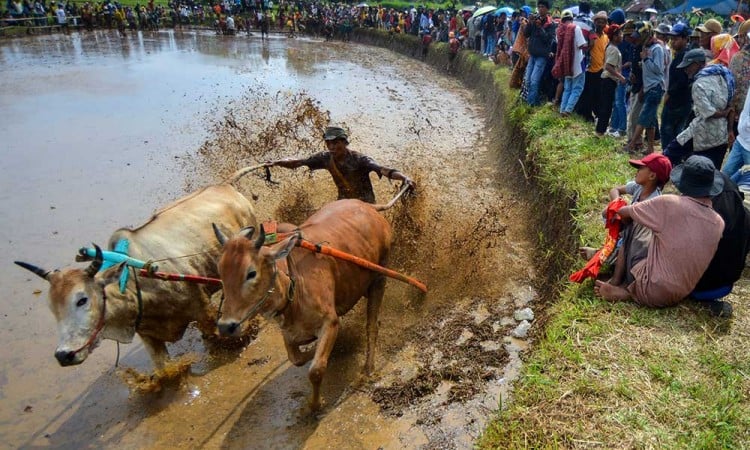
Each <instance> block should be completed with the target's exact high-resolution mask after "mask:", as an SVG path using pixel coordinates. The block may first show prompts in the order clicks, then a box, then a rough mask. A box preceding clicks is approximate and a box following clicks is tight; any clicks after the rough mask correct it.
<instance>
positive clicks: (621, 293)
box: [594, 281, 630, 302]
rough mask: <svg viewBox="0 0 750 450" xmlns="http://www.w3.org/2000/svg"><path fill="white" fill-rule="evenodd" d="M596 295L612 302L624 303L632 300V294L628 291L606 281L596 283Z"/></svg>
mask: <svg viewBox="0 0 750 450" xmlns="http://www.w3.org/2000/svg"><path fill="white" fill-rule="evenodd" d="M594 294H596V295H597V296H598V297H601V298H603V299H604V300H607V301H610V302H622V301H625V300H629V299H630V293H629V292H628V291H627V289H625V288H622V287H620V286H613V285H611V284H609V283H605V282H604V281H595V282H594Z"/></svg>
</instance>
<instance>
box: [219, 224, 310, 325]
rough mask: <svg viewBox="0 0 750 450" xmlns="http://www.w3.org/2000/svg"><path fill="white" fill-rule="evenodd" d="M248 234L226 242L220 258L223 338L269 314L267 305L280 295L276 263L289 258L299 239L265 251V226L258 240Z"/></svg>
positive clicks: (295, 235) (288, 238)
mask: <svg viewBox="0 0 750 450" xmlns="http://www.w3.org/2000/svg"><path fill="white" fill-rule="evenodd" d="M247 230H248V229H243V230H242V231H240V233H239V234H238V235H237V236H236V237H235V238H233V239H230V240H228V241H226V245H225V246H224V251H223V253H222V255H221V257H220V258H219V263H218V266H219V274H220V276H221V280H222V282H223V286H224V288H223V289H224V303H223V310H222V311H221V318H220V319H219V320H218V321H217V327H218V329H219V334H221V335H222V336H236V335H237V334H238V333H239V332H240V328H241V326H242V324H243V323H244V322H245V321H247V320H250V319H252V318H253V317H254V316H255V315H256V314H259V313H264V311H267V308H269V307H270V306H269V305H268V304H269V303H271V302H273V301H274V300H273V295H272V294H274V293H276V294H278V293H277V291H276V287H277V286H276V281H277V276H278V269H277V268H276V261H277V260H279V259H282V258H286V257H287V256H288V255H289V252H291V251H292V249H293V248H294V246H295V244H296V241H297V239H298V235H297V234H293V235H291V236H289V237H287V238H285V239H284V240H282V241H281V242H279V243H277V244H274V245H271V246H268V247H266V246H264V244H265V239H266V233H265V230H264V228H263V225H261V226H260V233H259V234H258V236H257V238H256V239H255V240H252V239H250V238H251V236H252V233H251V232H248V231H247ZM217 237H218V236H217ZM242 237H244V238H245V239H242Z"/></svg>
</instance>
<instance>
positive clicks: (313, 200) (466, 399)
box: [0, 32, 535, 448]
mask: <svg viewBox="0 0 750 450" xmlns="http://www.w3.org/2000/svg"><path fill="white" fill-rule="evenodd" d="M0 61H1V62H2V64H0V87H1V88H2V92H3V95H2V96H1V97H0V117H2V118H3V119H2V120H1V121H0V132H2V135H3V138H4V139H2V142H0V149H2V158H0V183H1V186H2V189H0V224H2V226H0V250H2V254H3V255H6V261H5V262H4V263H3V266H2V267H3V269H4V270H2V271H0V283H1V284H2V286H3V287H4V288H5V292H6V299H5V301H4V302H2V304H0V314H2V316H0V317H1V318H2V323H3V326H2V327H0V340H1V341H2V342H3V343H4V345H3V346H2V348H1V349H0V360H1V361H2V367H0V404H2V408H0V433H1V434H2V436H3V444H4V445H5V446H8V447H53V448H80V447H92V448H98V447H115V446H117V447H125V448H165V447H180V448H379V447H384V448H402V447H440V448H451V447H459V448H463V447H469V446H470V445H471V442H472V440H473V439H474V438H475V437H476V436H477V434H478V433H479V432H481V430H482V428H483V424H484V423H485V421H486V420H487V418H488V416H489V415H490V413H491V411H493V410H494V409H495V408H496V407H497V406H498V402H499V401H500V398H501V396H505V395H507V391H506V388H507V384H508V380H509V379H512V377H513V376H514V374H515V371H516V370H517V367H518V365H517V364H518V352H519V351H521V350H523V349H524V348H525V347H526V345H527V343H526V342H525V341H523V340H518V339H514V338H510V337H508V334H509V332H510V330H511V329H513V328H514V327H515V326H516V324H517V323H516V321H514V320H513V318H512V316H513V311H514V310H515V309H518V308H520V307H524V306H528V305H531V306H533V300H534V298H535V293H534V292H533V290H532V289H531V287H530V284H531V279H532V278H533V273H532V270H531V269H530V267H531V264H530V261H529V257H528V256H527V255H529V254H530V245H529V244H528V242H527V241H526V240H525V230H524V214H525V208H524V205H523V204H522V203H519V201H517V200H516V199H515V198H514V197H513V195H512V194H511V191H510V190H508V189H507V188H506V187H504V186H506V185H507V183H509V182H511V180H507V179H503V177H502V176H501V175H500V174H501V173H503V172H502V171H501V170H500V169H499V168H497V167H495V166H494V163H493V161H496V159H495V157H493V151H492V150H491V149H492V148H493V147H497V146H499V145H501V143H491V142H487V140H486V139H484V137H483V132H482V129H483V126H482V124H483V123H484V117H483V113H482V111H481V110H480V109H479V108H478V106H477V103H476V99H474V98H473V96H472V94H471V92H470V91H468V90H466V89H464V88H463V87H461V86H460V85H459V84H458V83H457V82H455V81H454V80H451V79H448V78H444V77H443V76H442V75H441V74H440V73H438V72H436V71H435V70H433V69H430V68H428V67H425V66H424V65H422V64H421V63H419V62H416V61H413V60H410V59H405V58H402V57H400V56H397V55H393V54H390V53H388V52H386V51H383V50H381V49H375V48H369V47H359V46H353V45H344V44H342V43H324V42H319V41H314V40H302V39H300V40H288V39H286V38H275V39H271V41H270V42H267V43H265V44H262V43H261V42H260V41H259V40H257V39H255V38H254V37H245V36H243V37H238V38H230V39H226V38H222V37H217V36H213V35H211V34H201V33H185V34H173V33H168V32H164V33H155V34H143V35H141V34H138V35H132V34H131V35H129V36H128V37H127V38H126V39H120V38H119V37H117V36H116V35H115V34H107V33H97V34H89V35H78V34H73V35H72V36H70V37H66V36H48V37H39V38H31V39H23V40H6V41H2V42H0ZM290 118H293V120H292V119H290ZM327 120H331V121H332V122H335V123H343V124H345V125H346V126H347V127H348V128H350V130H351V134H352V136H351V139H350V140H351V147H352V148H354V149H357V150H360V151H362V152H364V153H367V154H370V155H372V156H373V157H374V158H375V159H376V160H378V161H379V162H381V163H382V164H384V165H389V166H393V167H398V168H401V169H402V170H403V171H404V172H406V173H408V174H409V175H410V176H412V178H414V179H415V180H416V181H417V183H418V186H419V188H418V195H416V196H415V197H412V198H410V199H407V201H406V202H405V203H400V204H399V205H398V206H397V207H396V208H394V209H393V210H391V211H388V212H386V216H387V217H388V219H389V220H390V221H391V223H392V224H393V227H394V229H395V231H396V234H395V237H396V241H395V244H394V255H393V258H392V259H393V261H392V264H391V265H392V266H393V268H394V269H396V270H399V271H402V272H405V273H408V274H410V275H413V276H415V277H417V278H419V279H421V280H422V281H424V282H426V283H427V284H428V286H429V288H430V292H429V294H427V295H426V296H422V295H418V294H417V293H416V292H415V291H414V289H413V288H410V287H408V286H405V285H403V284H400V283H398V282H395V281H389V282H388V287H387V291H386V297H385V302H384V305H383V309H382V311H381V319H380V323H381V328H380V341H379V346H378V352H379V353H378V354H377V358H376V373H375V374H374V375H373V376H372V377H370V378H363V377H361V376H360V375H359V371H360V368H361V367H362V363H363V350H364V344H365V342H364V337H363V325H364V317H363V316H364V314H363V311H362V308H361V307H359V306H358V307H357V308H355V309H354V310H353V311H352V312H350V313H349V314H348V315H346V316H345V317H344V319H343V327H342V331H341V332H340V334H339V338H338V341H337V344H336V348H335V349H334V353H333V356H332V358H331V360H330V363H329V367H328V373H327V375H326V378H325V380H324V384H323V398H324V401H325V407H324V409H323V410H322V411H321V412H320V413H318V414H314V415H312V414H310V413H309V412H308V411H307V410H306V397H307V395H308V394H309V383H308V381H307V375H306V368H304V367H302V368H297V367H294V366H292V365H290V364H289V363H288V362H287V361H286V357H285V353H284V349H283V345H282V343H281V339H280V334H279V332H278V330H277V329H276V328H275V325H273V324H266V323H263V322H260V321H259V322H258V326H259V327H260V332H259V334H258V337H257V338H256V339H255V340H254V341H253V342H251V343H250V344H249V345H248V346H247V347H246V348H244V349H242V350H240V351H234V352H231V351H230V352H222V353H213V354H211V353H209V352H207V351H206V350H205V349H204V347H203V345H202V343H201V341H200V338H199V337H198V334H197V333H196V332H190V331H189V332H188V333H187V335H186V337H185V339H183V341H181V342H179V343H177V344H175V345H172V346H170V352H171V353H172V354H173V355H176V356H179V355H187V356H188V357H191V358H195V359H196V360H197V361H196V362H195V363H194V364H193V366H192V368H191V370H190V372H189V373H188V374H187V376H186V377H185V378H184V379H183V380H182V382H180V383H177V384H176V385H165V386H162V389H161V390H160V391H159V392H157V393H144V392H140V391H131V390H130V389H129V388H128V386H127V384H126V383H125V382H124V381H123V379H124V375H123V370H122V367H126V368H131V369H134V370H135V371H138V372H142V373H148V372H149V371H150V370H151V367H150V362H149V361H148V357H147V355H146V354H145V351H144V350H143V348H142V346H141V345H140V344H139V343H134V344H131V345H123V346H121V348H120V350H121V354H120V358H119V360H120V366H121V368H115V367H114V363H115V360H116V354H117V348H116V346H115V345H114V344H113V343H112V342H109V341H105V342H104V343H103V344H102V345H101V346H100V347H99V348H98V349H97V350H96V351H95V352H94V353H93V354H92V355H91V356H90V357H89V358H88V359H87V360H86V361H85V362H84V364H82V365H80V366H76V367H72V368H70V367H69V368H62V367H59V366H58V365H57V363H56V361H55V360H54V358H53V351H54V347H55V345H56V333H55V324H54V319H53V317H52V315H51V313H50V312H49V311H48V309H47V307H46V304H45V298H46V294H47V292H46V288H47V286H46V283H45V282H44V281H42V280H41V279H39V278H37V277H35V276H34V275H31V274H28V273H26V272H24V271H21V270H20V269H18V268H17V267H16V266H14V265H13V264H12V260H15V259H21V260H26V261H29V262H32V263H35V264H38V265H41V266H43V267H47V268H55V267H62V266H65V265H69V264H72V260H73V256H74V254H75V251H76V249H77V248H78V247H79V246H81V245H86V244H87V243H89V242H91V241H94V242H105V241H106V239H107V238H108V236H109V233H111V231H112V230H114V229H115V228H117V227H119V226H123V225H137V224H138V223H140V222H142V221H143V220H145V219H146V218H147V217H148V216H149V214H150V213H151V212H152V211H153V210H154V209H156V208H157V207H159V206H160V205H163V204H165V203H166V202H168V201H170V200H172V199H174V198H176V197H179V196H180V195H182V194H184V193H185V192H186V191H189V190H191V189H194V188H196V187H199V186H202V185H205V184H207V183H211V182H216V181H218V180H220V179H221V178H222V177H223V176H224V175H225V174H226V173H228V172H229V171H231V170H234V169H236V168H237V167H240V166H244V165H249V164H253V163H255V162H257V161H262V160H265V159H268V158H276V157H282V156H301V155H305V154H309V153H311V152H313V151H319V150H321V149H322V145H321V144H322V143H321V142H320V141H319V139H317V136H318V133H319V131H320V129H319V127H320V126H321V124H324V123H325V122H326V121H327ZM269 130H272V131H274V132H273V133H269ZM259 136H263V137H262V138H259ZM269 136H270V137H269ZM273 177H274V179H275V180H276V181H278V182H280V183H281V184H280V185H273V186H271V185H268V184H266V183H265V182H264V181H263V180H262V179H261V178H260V177H256V176H249V177H247V178H246V179H245V180H243V181H242V182H241V183H240V186H239V187H240V189H241V190H242V191H243V192H244V193H245V194H246V195H247V196H248V197H252V198H253V199H254V201H255V203H256V205H257V211H258V216H259V218H260V219H266V218H271V217H273V218H277V219H282V220H289V221H293V222H301V221H302V220H303V219H304V217H305V216H306V215H308V214H309V213H310V212H312V211H314V210H315V209H316V208H317V207H319V206H320V205H322V204H324V203H325V202H327V201H330V200H332V199H334V198H335V191H334V189H333V186H332V183H331V181H330V178H329V175H327V174H326V173H315V174H313V175H310V174H308V173H307V172H305V171H303V170H298V171H288V170H285V169H273ZM373 182H374V184H375V186H376V196H377V198H378V200H379V201H382V202H385V201H387V200H388V199H389V198H390V196H391V195H392V194H393V193H394V191H395V189H396V186H395V185H392V184H390V183H389V182H388V181H387V180H378V179H377V178H376V177H373ZM360 306H361V305H360Z"/></svg>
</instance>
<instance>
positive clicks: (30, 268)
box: [13, 261, 51, 281]
mask: <svg viewBox="0 0 750 450" xmlns="http://www.w3.org/2000/svg"><path fill="white" fill-rule="evenodd" d="M13 262H14V263H16V264H17V265H19V266H21V267H23V268H24V269H26V270H28V271H31V272H34V273H35V274H37V275H39V276H40V277H42V278H44V279H45V280H48V281H49V279H48V278H47V277H48V276H49V274H50V272H51V271H50V270H44V269H42V268H41V267H37V266H35V265H33V264H29V263H25V262H23V261H13Z"/></svg>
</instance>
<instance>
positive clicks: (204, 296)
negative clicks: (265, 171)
mask: <svg viewBox="0 0 750 450" xmlns="http://www.w3.org/2000/svg"><path fill="white" fill-rule="evenodd" d="M252 169H254V167H247V168H245V169H241V170H239V171H237V172H236V173H235V174H234V175H233V176H232V177H231V178H230V179H229V180H227V181H226V182H225V183H223V184H219V185H215V186H209V187H206V188H204V189H202V190H200V191H197V192H195V193H193V194H190V195H188V196H186V197H183V198H181V199H179V200H177V201H175V202H174V203H172V204H170V205H169V206H167V207H165V208H163V209H161V210H160V211H158V212H156V213H155V214H154V215H153V216H152V217H151V219H150V220H149V221H147V222H146V223H145V224H143V225H141V226H139V227H137V228H135V229H126V228H121V229H119V230H117V231H115V232H114V234H112V237H111V238H110V240H109V245H108V247H109V249H114V247H115V244H116V243H117V242H118V241H120V240H121V239H127V242H128V244H129V248H128V255H129V256H131V257H133V258H136V259H139V260H142V261H157V260H158V266H159V270H160V271H162V272H172V273H182V274H194V275H202V276H206V277H214V278H218V270H217V266H216V261H217V259H218V258H219V256H220V255H221V248H220V247H219V246H218V245H217V244H216V238H215V237H214V232H213V230H212V227H211V223H212V222H213V223H217V224H220V227H221V228H223V229H226V230H236V229H238V228H240V227H242V226H245V225H247V224H248V223H250V224H255V223H256V219H255V212H254V210H253V207H252V205H251V203H250V202H249V201H248V200H247V198H245V196H243V195H242V194H241V193H240V192H238V191H237V190H236V189H235V188H234V187H233V186H231V185H230V183H233V182H235V181H237V180H238V179H239V178H240V177H241V176H243V175H244V174H246V173H248V172H250V171H251V170H252ZM16 264H18V265H19V266H21V267H23V268H25V269H28V270H30V271H32V272H34V273H35V274H37V275H39V276H40V277H42V278H44V279H45V280H47V281H49V283H50V290H49V306H50V309H51V310H52V313H53V314H54V316H55V319H56V320H57V327H58V345H57V349H56V351H55V358H57V360H58V361H59V362H60V365H62V366H70V365H76V364H80V363H82V362H83V361H84V360H86V357H88V355H89V354H90V353H91V352H92V351H93V350H94V348H96V346H97V345H98V344H99V342H100V341H101V339H112V340H115V341H118V342H122V343H129V342H131V341H132V340H133V335H134V334H135V333H138V335H139V336H140V337H141V340H142V341H143V343H144V345H145V347H146V350H147V351H148V353H149V355H150V356H151V359H152V360H153V362H154V366H155V367H156V368H162V367H163V366H164V363H165V362H166V360H167V358H168V357H169V354H168V353H167V348H166V345H165V342H174V341H177V340H179V339H180V338H181V337H182V335H183V334H184V332H185V329H186V328H187V326H188V325H189V324H190V323H191V322H196V324H197V326H198V328H199V330H200V331H201V332H202V333H203V335H204V336H206V335H212V334H214V333H215V329H216V313H217V311H216V310H215V309H214V308H212V307H211V304H210V297H211V294H213V293H214V292H216V291H217V290H218V289H219V287H218V286H209V285H206V284H200V285H199V284H193V283H182V282H179V283H176V282H169V281H162V280H158V279H148V278H144V277H139V278H138V285H139V287H140V291H141V300H140V301H139V299H138V295H137V289H136V283H135V279H134V277H133V276H132V274H131V276H130V277H129V279H128V282H127V285H126V289H125V292H124V293H121V292H120V287H119V283H118V281H119V277H120V273H121V271H122V270H124V269H123V266H113V267H111V268H109V269H106V270H104V271H101V272H99V269H100V268H101V264H102V261H101V253H100V252H99V249H98V248H97V258H95V260H94V261H93V262H92V263H91V265H90V266H89V267H88V268H87V269H85V270H84V269H80V268H68V269H63V270H52V271H50V270H45V269H41V268H39V267H37V266H33V265H31V264H28V263H23V262H18V261H16Z"/></svg>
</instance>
